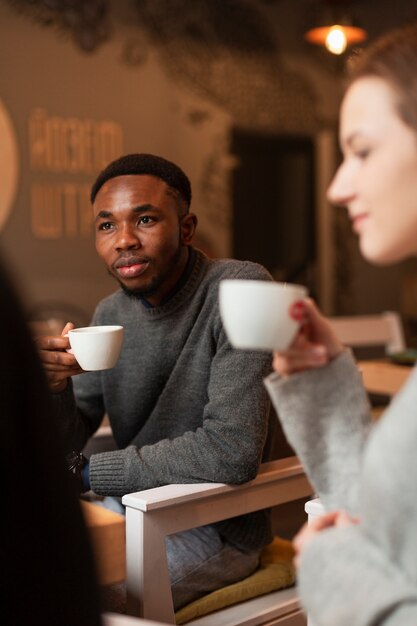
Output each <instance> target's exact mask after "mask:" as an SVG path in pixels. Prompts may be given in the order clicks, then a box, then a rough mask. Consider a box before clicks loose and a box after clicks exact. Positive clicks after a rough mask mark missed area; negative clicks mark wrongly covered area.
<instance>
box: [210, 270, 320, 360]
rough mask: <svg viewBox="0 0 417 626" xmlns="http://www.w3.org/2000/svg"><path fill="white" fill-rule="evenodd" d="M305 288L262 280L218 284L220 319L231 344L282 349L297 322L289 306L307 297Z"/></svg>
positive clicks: (242, 346)
mask: <svg viewBox="0 0 417 626" xmlns="http://www.w3.org/2000/svg"><path fill="white" fill-rule="evenodd" d="M307 293H308V291H307V289H306V287H302V286H301V285H292V284H290V283H277V282H272V281H271V282H270V281H264V280H243V279H242V280H233V279H225V280H222V281H221V282H220V291H219V306H220V316H221V319H222V322H223V326H224V328H225V330H226V334H227V336H228V338H229V341H230V343H231V344H232V346H233V347H235V348H242V349H247V350H268V351H272V350H285V349H286V348H288V346H289V345H290V343H291V342H292V340H293V339H294V337H295V335H296V333H297V330H298V328H299V322H297V321H296V320H294V319H293V318H292V317H291V315H290V308H291V305H292V304H294V303H295V302H297V301H299V300H303V299H304V298H305V297H306V296H307Z"/></svg>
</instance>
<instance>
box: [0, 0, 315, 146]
mask: <svg viewBox="0 0 417 626" xmlns="http://www.w3.org/2000/svg"><path fill="white" fill-rule="evenodd" d="M5 1H6V2H7V3H8V4H9V5H10V6H12V7H13V8H14V9H15V10H16V11H18V12H19V13H21V14H23V15H26V16H28V17H30V18H31V19H33V20H35V21H36V22H37V23H39V24H40V25H42V26H45V27H49V28H55V29H56V30H57V32H58V33H59V34H60V35H61V36H67V37H71V38H72V39H73V41H74V43H75V44H76V45H77V46H78V47H79V48H80V49H81V50H83V51H84V52H86V53H92V52H94V51H95V50H97V49H98V48H99V47H100V46H101V45H103V44H104V43H105V42H106V41H107V40H109V38H110V37H111V35H112V32H113V31H114V20H112V15H111V10H110V7H111V4H112V3H111V2H109V0H5ZM274 1H275V2H279V0H274ZM269 2H270V0H269ZM262 4H268V1H266V0H264V2H262V1H261V0H257V1H256V0H252V1H251V0H228V1H227V2H225V1H224V0H192V1H190V0H169V2H167V0H131V5H132V7H133V8H134V9H135V11H136V13H137V16H138V37H137V38H129V40H127V41H126V42H125V46H124V50H123V54H122V61H123V62H126V63H128V64H130V65H141V64H142V63H143V62H145V60H146V54H147V53H146V48H147V47H146V44H145V41H144V39H143V38H142V37H141V35H140V33H141V31H143V32H146V34H147V36H148V37H149V38H150V40H151V41H152V44H153V45H154V46H155V47H156V49H157V50H158V51H159V53H160V58H161V61H162V63H163V64H164V66H165V67H166V70H167V72H168V73H169V74H170V76H172V77H173V78H174V79H175V80H176V81H180V82H181V83H182V84H183V86H184V87H186V88H188V89H191V90H193V91H194V92H197V93H198V94H199V95H200V96H202V97H204V98H207V99H209V100H211V101H213V102H214V103H216V104H217V105H218V106H220V107H222V108H223V109H225V110H227V111H228V112H229V113H230V114H231V115H232V116H233V119H234V122H235V124H236V125H238V126H242V127H246V128H252V129H259V130H264V131H265V130H266V131H271V132H275V133H279V132H286V133H298V134H302V133H307V134H312V133H314V132H315V131H316V130H317V127H318V124H319V122H318V119H317V115H316V112H315V100H316V96H315V93H314V87H313V85H312V84H311V83H310V81H309V80H307V79H306V77H305V76H303V75H302V74H301V73H297V72H291V71H289V70H288V69H286V68H285V67H284V66H283V63H282V61H281V58H280V54H279V46H278V42H277V36H276V34H275V33H274V31H273V30H272V28H271V26H270V23H269V22H268V19H267V16H266V15H265V14H264V13H263V11H262Z"/></svg>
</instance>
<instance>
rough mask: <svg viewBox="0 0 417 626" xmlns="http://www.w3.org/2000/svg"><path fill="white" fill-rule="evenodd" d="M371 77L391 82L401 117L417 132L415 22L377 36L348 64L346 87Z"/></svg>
mask: <svg viewBox="0 0 417 626" xmlns="http://www.w3.org/2000/svg"><path fill="white" fill-rule="evenodd" d="M370 76H375V77H378V78H381V79H383V80H385V81H387V83H389V84H390V85H391V87H392V88H393V90H394V91H395V93H396V96H397V107H398V112H399V115H400V117H401V119H402V120H403V121H404V122H405V123H406V124H408V125H409V126H411V127H412V128H413V129H414V130H415V131H416V132H417V22H415V23H412V24H409V25H406V26H404V27H401V28H397V29H395V30H393V31H390V32H389V33H387V34H386V35H383V36H381V37H380V38H379V39H377V40H376V41H375V42H374V43H373V44H371V45H370V46H369V48H366V49H365V50H364V51H363V52H362V53H361V54H358V55H357V56H354V57H352V58H351V59H350V60H349V63H348V85H347V86H348V87H349V85H351V84H352V83H353V82H354V81H356V80H358V79H360V78H365V77H370Z"/></svg>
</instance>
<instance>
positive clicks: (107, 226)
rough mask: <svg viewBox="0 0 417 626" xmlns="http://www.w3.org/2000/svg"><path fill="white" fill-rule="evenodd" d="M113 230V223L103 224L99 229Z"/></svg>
mask: <svg viewBox="0 0 417 626" xmlns="http://www.w3.org/2000/svg"><path fill="white" fill-rule="evenodd" d="M111 228H113V224H112V223H111V222H102V223H101V224H100V225H99V227H98V229H99V230H110V229H111Z"/></svg>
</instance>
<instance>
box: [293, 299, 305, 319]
mask: <svg viewBox="0 0 417 626" xmlns="http://www.w3.org/2000/svg"><path fill="white" fill-rule="evenodd" d="M290 315H291V317H292V318H293V320H295V321H296V322H301V320H302V319H303V317H304V302H303V301H302V300H299V301H298V302H293V304H292V305H291V307H290Z"/></svg>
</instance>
